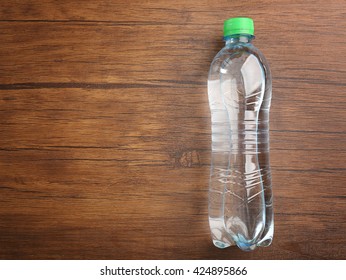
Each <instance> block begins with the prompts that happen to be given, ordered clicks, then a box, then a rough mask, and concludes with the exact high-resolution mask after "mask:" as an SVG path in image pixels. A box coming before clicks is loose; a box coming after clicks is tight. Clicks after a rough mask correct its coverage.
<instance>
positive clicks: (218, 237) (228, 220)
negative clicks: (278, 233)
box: [208, 17, 274, 251]
mask: <svg viewBox="0 0 346 280" xmlns="http://www.w3.org/2000/svg"><path fill="white" fill-rule="evenodd" d="M253 34H254V25H253V21H252V19H250V18H244V17H240V18H231V19H228V20H226V21H225V22H224V40H225V42H226V45H225V47H224V48H223V49H222V50H221V51H220V52H219V53H218V54H217V55H216V56H215V58H214V60H213V62H212V64H211V66H210V71H209V78H208V97H209V106H210V111H211V119H212V128H211V130H212V162H211V171H210V185H209V224H210V229H211V234H212V239H213V242H214V244H215V246H217V247H219V248H225V247H228V246H231V245H237V246H238V247H239V248H240V249H242V250H244V251H251V250H253V249H255V248H256V247H257V246H269V245H270V244H271V242H272V238H273V233H274V220H273V205H272V203H273V199H272V188H271V173H270V165H269V109H270V102H271V95H272V84H271V74H270V70H269V67H268V64H267V62H266V60H265V58H264V56H263V54H262V53H261V52H260V51H259V50H258V49H257V48H256V47H254V46H253V45H252V40H253V39H254V35H253Z"/></svg>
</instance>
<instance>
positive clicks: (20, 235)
mask: <svg viewBox="0 0 346 280" xmlns="http://www.w3.org/2000/svg"><path fill="white" fill-rule="evenodd" d="M345 10H346V3H345V1H337V0H334V1H333V0H332V1H314V2H313V3H312V2H311V3H310V2H308V1H293V2H292V1H288V0H284V1H246V2H244V1H238V2H233V1H232V2H230V1H223V0H216V1H202V0H201V1H182V0H178V1H174V3H173V2H172V3H170V2H169V1H163V0H160V1H137V0H136V1H73V0H72V1H71V0H69V1H48V0H41V1H1V3H0V24H1V25H0V39H1V48H0V61H1V63H0V71H1V72H0V73H1V75H0V135H1V136H2V137H1V139H0V164H1V167H0V200H1V203H0V258H1V259H345V258H346V248H345V243H346V227H345V225H346V224H345V221H346V215H345V213H346V212H345V210H346V209H345V206H346V204H345V198H346V187H345V183H346V174H345V163H346V160H345V159H346V140H345V139H346V138H345V136H346V130H345V118H346V111H345V106H346V99H345V90H346V84H345V73H346V56H345V53H346V48H345V38H346V31H345V28H344V21H345ZM238 15H248V16H250V17H253V18H254V20H255V25H256V34H257V39H256V40H255V41H254V43H255V45H256V46H257V47H259V48H260V49H261V50H262V51H263V53H264V54H265V55H266V57H267V59H268V60H269V62H270V66H271V69H272V74H273V101H272V109H271V117H270V121H271V131H270V137H271V165H272V173H273V174H272V175H273V188H274V196H275V237H274V242H273V244H272V245H271V246H270V247H268V248H264V249H258V250H256V251H254V252H251V253H244V252H241V251H240V250H239V249H237V248H229V249H226V250H219V249H217V248H215V247H214V246H213V245H212V243H211V240H210V235H209V228H208V219H207V196H208V177H209V162H210V113H209V109H208V100H207V92H206V78H207V72H208V69H209V64H210V62H211V60H212V59H213V57H214V55H215V54H216V53H217V51H218V50H219V49H220V48H221V47H222V45H223V42H222V39H221V38H222V37H221V36H222V33H221V30H222V23H223V20H224V19H226V18H228V17H232V16H238Z"/></svg>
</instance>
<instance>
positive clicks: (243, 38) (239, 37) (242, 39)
mask: <svg viewBox="0 0 346 280" xmlns="http://www.w3.org/2000/svg"><path fill="white" fill-rule="evenodd" d="M254 38H255V36H253V35H249V34H236V35H230V36H227V37H224V40H225V42H226V45H229V44H236V43H251V41H252V40H253V39H254Z"/></svg>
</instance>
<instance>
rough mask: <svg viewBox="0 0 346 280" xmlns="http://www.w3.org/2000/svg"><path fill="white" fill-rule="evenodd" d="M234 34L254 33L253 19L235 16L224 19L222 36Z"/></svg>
mask: <svg viewBox="0 0 346 280" xmlns="http://www.w3.org/2000/svg"><path fill="white" fill-rule="evenodd" d="M234 34H249V35H254V24H253V20H252V19H251V18H247V17H235V18H229V19H227V20H225V22H224V24H223V36H224V37H227V36H230V35H234Z"/></svg>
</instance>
